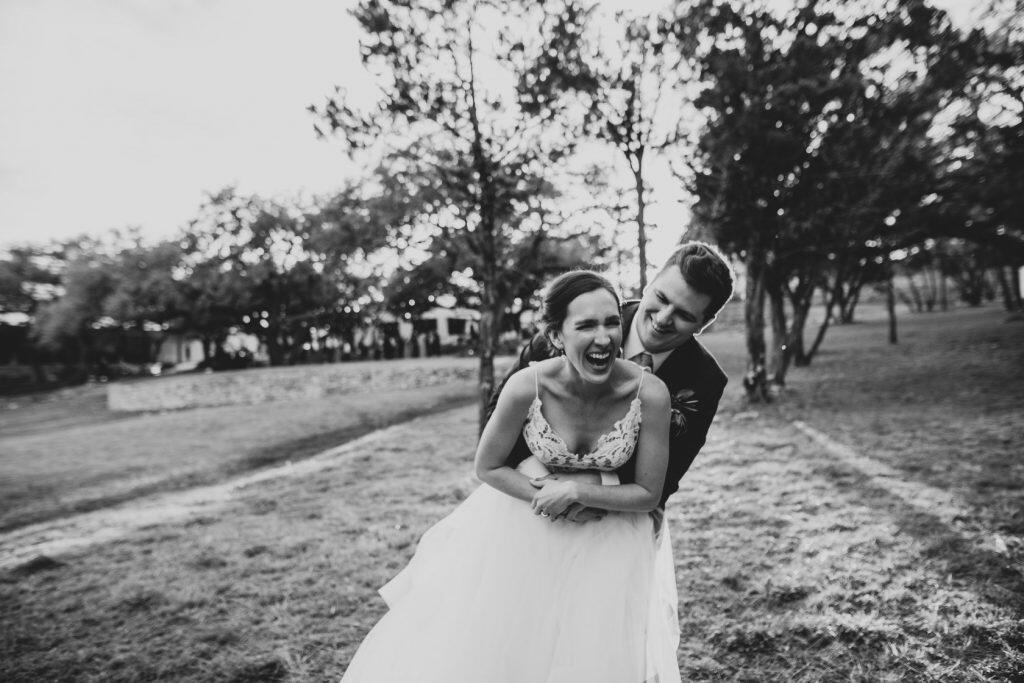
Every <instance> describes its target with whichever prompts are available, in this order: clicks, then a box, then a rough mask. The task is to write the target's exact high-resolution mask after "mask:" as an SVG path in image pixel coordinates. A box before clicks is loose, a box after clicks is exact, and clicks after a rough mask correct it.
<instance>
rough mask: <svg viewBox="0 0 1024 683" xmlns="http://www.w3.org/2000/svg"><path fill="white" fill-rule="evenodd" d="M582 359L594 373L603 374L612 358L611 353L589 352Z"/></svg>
mask: <svg viewBox="0 0 1024 683" xmlns="http://www.w3.org/2000/svg"><path fill="white" fill-rule="evenodd" d="M584 358H586V360H587V363H588V364H589V365H591V366H592V367H593V368H594V369H595V370H596V371H598V372H604V371H605V370H607V369H608V366H610V365H611V363H612V358H613V356H612V352H611V351H591V352H590V353H588V354H586V355H585V356H584Z"/></svg>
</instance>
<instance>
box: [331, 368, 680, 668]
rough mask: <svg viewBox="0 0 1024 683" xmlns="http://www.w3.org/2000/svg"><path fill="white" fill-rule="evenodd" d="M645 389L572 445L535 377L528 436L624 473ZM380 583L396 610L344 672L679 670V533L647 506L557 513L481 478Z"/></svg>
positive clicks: (593, 465) (549, 463) (563, 457)
mask: <svg viewBox="0 0 1024 683" xmlns="http://www.w3.org/2000/svg"><path fill="white" fill-rule="evenodd" d="M641 381H642V379H641ZM637 394H638V396H637V398H635V399H634V400H633V402H632V403H631V404H630V407H629V410H628V412H627V413H626V415H625V416H624V417H623V418H622V419H620V420H619V421H618V422H616V423H615V425H614V426H613V428H612V429H611V430H610V431H609V432H608V433H606V434H604V435H602V437H601V439H600V440H599V441H598V443H597V445H596V446H595V448H594V450H593V451H591V452H590V453H587V454H573V453H570V452H569V451H568V448H567V447H566V444H565V442H564V441H563V440H562V439H561V437H559V436H558V434H557V433H556V432H555V431H554V430H553V429H552V428H551V426H550V425H549V424H548V422H547V420H546V419H545V418H544V415H543V414H542V413H541V405H542V404H541V400H540V393H539V390H538V394H537V397H536V398H535V399H534V402H533V405H532V406H531V408H530V411H529V413H528V416H527V420H526V423H525V425H524V427H523V436H524V437H525V439H526V442H527V445H528V446H529V447H530V450H531V451H532V452H533V453H534V457H535V458H537V460H540V461H541V462H542V463H543V464H544V465H545V466H546V467H547V468H548V469H549V470H569V469H577V470H582V469H585V470H595V469H597V470H601V471H602V481H603V483H618V479H617V478H616V477H615V475H614V474H612V473H611V471H612V470H614V469H615V468H617V467H620V466H621V465H622V464H623V463H624V462H625V460H626V459H628V458H629V457H630V456H631V454H632V452H633V450H634V448H635V446H636V441H637V437H638V434H639V431H640V420H641V416H640V399H639V390H638V392H637ZM531 463H532V465H533V466H534V467H536V462H535V461H533V459H532V458H531V459H528V460H527V461H526V462H524V464H523V465H521V466H520V469H521V470H524V471H525V470H527V469H528V468H529V467H530V465H531ZM525 473H527V474H530V475H531V476H533V473H531V472H528V471H525ZM380 594H381V596H382V597H383V598H384V600H385V602H387V604H388V607H389V611H388V613H387V614H385V615H384V617H383V618H381V620H380V621H379V622H378V623H377V625H376V626H375V627H374V628H373V629H372V630H371V631H370V633H369V634H368V635H367V636H366V639H365V640H364V641H363V643H362V645H360V647H359V650H358V651H357V652H356V654H355V656H354V657H353V659H352V662H351V663H350V665H349V667H348V670H347V671H346V673H345V675H344V676H343V678H342V683H655V682H656V683H675V682H677V681H679V680H680V679H679V668H678V664H677V662H676V649H677V647H678V644H679V626H678V616H677V613H676V609H677V602H678V600H677V596H676V587H675V571H674V565H673V561H672V549H671V542H670V540H669V535H668V528H667V525H665V528H663V530H662V532H661V534H660V535H659V536H658V537H657V538H656V537H655V533H654V525H653V523H652V520H651V517H650V516H649V515H647V514H645V513H609V514H608V515H606V516H605V517H604V519H602V520H600V521H597V522H588V523H586V524H574V523H572V522H566V521H557V522H550V521H549V520H547V519H545V518H543V517H539V516H537V515H534V514H533V512H532V511H531V509H530V506H529V504H528V503H525V502H523V501H521V500H517V499H515V498H512V497H511V496H508V495H506V494H504V493H501V492H499V491H498V490H496V489H494V488H491V487H490V486H487V485H483V486H480V487H479V488H478V489H477V490H476V491H474V492H473V493H472V494H471V495H470V496H469V497H468V498H467V499H466V500H465V501H463V503H462V504H461V505H459V506H458V507H457V508H456V509H455V510H454V511H453V512H452V513H451V514H449V515H448V516H447V517H445V518H444V519H443V520H441V521H440V522H438V523H437V524H435V525H434V526H433V527H431V528H430V529H429V530H428V531H427V532H426V533H425V534H424V535H423V537H422V539H421V540H420V543H419V546H418V547H417V549H416V553H415V555H414V556H413V558H412V560H411V561H410V562H409V564H408V565H407V566H406V567H405V569H403V570H402V571H401V572H400V573H399V574H398V575H397V576H396V577H395V578H394V579H392V580H391V581H390V582H388V583H387V584H386V585H385V586H384V587H382V588H381V589H380Z"/></svg>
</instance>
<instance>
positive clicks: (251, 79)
mask: <svg viewBox="0 0 1024 683" xmlns="http://www.w3.org/2000/svg"><path fill="white" fill-rule="evenodd" d="M773 2H779V3H782V2H785V0H773ZM352 4H353V2H351V1H350V0H288V1H287V2H286V1H284V0H0V93H2V94H0V246H4V245H9V244H13V243H21V242H28V241H30V242H44V241H47V240H49V239H53V238H61V237H68V236H71V235H75V234H78V233H82V232H87V233H92V234H96V233H100V232H103V231H106V230H109V229H111V228H123V227H126V226H132V225H134V226H140V227H141V228H142V229H143V231H144V234H146V235H148V236H150V237H162V236H169V235H172V234H173V233H174V232H175V231H176V230H177V229H178V228H179V227H181V226H182V225H184V224H185V223H186V222H187V221H188V219H189V218H191V217H192V216H194V215H195V213H196V209H197V207H198V206H199V204H200V203H201V202H202V200H203V197H204V192H206V191H215V190H217V189H220V188H222V187H224V186H226V185H230V184H233V185H236V186H237V187H238V188H239V189H240V190H241V191H242V192H245V193H258V194H262V195H266V196H282V197H288V196H295V195H296V194H297V193H299V192H306V193H319V192H326V191H329V190H331V189H335V188H338V187H340V186H341V185H342V184H343V181H344V178H345V177H346V176H347V175H349V174H350V173H351V172H352V169H351V168H350V167H349V165H348V162H347V160H346V158H345V156H344V154H343V153H342V152H341V150H340V149H339V148H338V146H337V145H336V144H332V143H330V142H325V141H321V140H317V139H316V137H315V136H314V135H313V131H312V124H313V118H312V116H311V115H310V114H309V113H308V112H306V111H305V110H304V107H305V106H307V105H308V104H311V103H314V102H317V103H319V102H321V101H322V99H323V97H324V95H325V94H327V93H328V92H330V90H331V88H332V86H333V85H335V84H340V85H346V86H348V87H349V88H351V89H352V90H354V91H364V92H366V91H370V90H371V89H372V83H370V81H369V79H368V77H367V76H366V74H365V73H364V72H363V70H362V67H361V65H360V63H359V56H358V38H359V33H358V32H357V29H356V26H355V22H354V21H353V20H352V18H351V17H350V16H349V15H348V13H347V10H348V8H349V7H351V6H352ZM622 4H626V5H637V4H643V2H642V1H641V2H637V1H633V2H622ZM939 4H940V5H943V6H950V7H953V8H954V9H959V10H962V9H963V7H964V6H967V5H976V4H977V2H975V0H943V1H942V2H939ZM961 13H962V12H961ZM652 181H654V182H655V183H656V185H657V184H658V180H657V179H655V178H652ZM655 190H656V192H657V190H658V188H657V187H656V188H655ZM653 213H654V215H653V216H652V218H653V220H654V222H655V223H663V224H665V225H666V227H665V228H664V229H661V230H659V229H655V230H654V231H653V235H652V237H653V241H654V244H653V245H652V247H654V249H655V250H657V249H658V248H659V246H662V245H669V244H672V243H674V242H675V241H676V240H677V239H678V236H679V219H678V208H675V207H673V206H671V205H670V204H665V205H664V206H663V207H662V208H661V209H660V210H659V209H658V208H657V207H655V210H654V212H653ZM654 253H657V251H655V252H654Z"/></svg>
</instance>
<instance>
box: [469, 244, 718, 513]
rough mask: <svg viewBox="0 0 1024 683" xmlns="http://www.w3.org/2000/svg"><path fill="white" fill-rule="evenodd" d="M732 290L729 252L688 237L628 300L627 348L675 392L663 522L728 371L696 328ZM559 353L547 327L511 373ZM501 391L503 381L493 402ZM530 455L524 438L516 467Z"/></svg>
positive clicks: (625, 352) (626, 474)
mask: <svg viewBox="0 0 1024 683" xmlns="http://www.w3.org/2000/svg"><path fill="white" fill-rule="evenodd" d="M732 292H733V277H732V270H731V269H730V268H729V265H728V264H727V263H726V262H725V259H724V258H723V257H722V255H721V254H719V253H718V251H717V250H716V249H715V248H714V247H712V246H711V245H708V244H705V243H703V242H685V243H683V244H681V245H680V246H679V247H678V248H677V249H676V250H675V251H674V252H672V254H671V255H670V256H669V257H668V259H667V260H666V261H665V264H664V265H663V266H662V268H661V271H660V272H659V273H658V275H657V276H655V278H654V280H652V281H651V282H650V284H649V285H648V286H647V289H645V290H644V293H643V298H641V299H640V300H639V301H627V302H626V303H625V304H623V307H622V324H623V330H624V338H623V343H622V356H623V357H624V358H627V359H630V360H632V361H634V362H636V363H638V364H641V365H644V366H645V367H648V368H650V369H651V370H652V371H653V372H654V374H655V376H657V377H658V378H659V379H661V380H662V381H663V382H664V383H665V384H666V385H667V386H668V390H669V393H670V394H671V396H672V430H671V433H670V437H669V461H668V469H667V471H666V474H665V484H664V486H663V487H662V493H661V502H660V503H659V506H658V510H656V511H655V513H654V516H655V518H656V520H658V521H659V522H660V518H661V515H662V514H663V513H664V509H665V502H666V501H667V500H668V498H669V496H671V495H672V494H673V493H675V492H676V491H677V490H678V489H679V481H680V479H682V477H683V475H684V474H686V471H687V470H688V469H689V468H690V465H691V464H692V463H693V460H694V458H696V457H697V453H699V452H700V449H701V448H702V447H703V446H704V442H705V440H706V439H707V433H708V428H709V427H710V426H711V421H712V420H713V419H714V417H715V413H716V412H717V411H718V402H719V400H720V399H721V398H722V392H723V391H725V385H726V382H727V381H728V378H727V377H726V375H725V373H724V372H723V371H722V369H721V367H719V365H718V363H717V361H715V358H714V357H713V356H712V355H711V354H710V353H709V352H708V351H707V349H705V348H704V346H703V345H701V343H700V342H698V341H697V339H696V338H694V335H695V334H697V333H699V332H700V331H701V330H703V329H704V328H706V327H707V326H708V325H710V324H711V323H712V322H714V320H715V317H716V316H717V315H718V312H719V311H720V310H721V309H722V306H724V305H725V303H726V302H727V301H728V300H729V299H730V298H731V297H732ZM557 353H558V350H557V349H556V348H555V347H554V346H553V345H552V344H551V341H550V339H549V338H548V337H547V335H545V334H543V333H538V334H536V335H534V336H533V338H532V339H531V340H530V342H529V343H527V344H526V345H525V346H524V347H523V349H522V351H521V353H520V354H519V359H518V361H517V362H516V363H515V364H514V365H513V366H512V369H511V370H510V371H509V375H508V376H509V377H511V376H513V375H514V374H515V373H516V372H518V371H519V370H520V369H521V368H523V367H526V366H527V365H528V364H529V363H530V362H532V361H536V360H540V359H544V358H551V357H552V356H554V355H557ZM506 381H507V380H506ZM501 391H502V389H501V387H500V386H499V388H498V390H497V391H496V392H495V393H494V395H493V396H492V398H491V403H490V406H489V409H490V410H493V409H494V406H495V404H496V403H497V400H498V396H499V394H500V392H501ZM529 456H530V449H529V448H528V447H527V445H526V443H525V442H524V440H523V439H519V440H518V442H517V443H516V447H515V448H514V449H513V450H512V453H511V455H510V457H509V465H510V466H512V467H515V466H516V465H517V464H519V463H520V462H521V461H523V460H524V459H526V458H527V457H529ZM634 469H635V462H634V461H632V460H631V461H629V462H627V463H626V464H625V465H624V466H623V467H622V468H620V469H619V470H618V475H619V477H620V478H621V479H622V480H623V481H632V480H633V477H634ZM576 512H577V514H578V515H580V517H579V518H580V519H581V520H582V519H589V518H592V517H600V515H601V511H599V510H587V511H584V510H582V509H580V506H577V511H576Z"/></svg>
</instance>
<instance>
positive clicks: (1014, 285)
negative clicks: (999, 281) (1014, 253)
mask: <svg viewBox="0 0 1024 683" xmlns="http://www.w3.org/2000/svg"><path fill="white" fill-rule="evenodd" d="M1010 294H1012V295H1013V300H1014V303H1015V305H1016V307H1017V310H1018V311H1022V310H1024V299H1022V298H1021V293H1020V268H1019V267H1018V266H1016V265H1013V266H1010Z"/></svg>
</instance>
